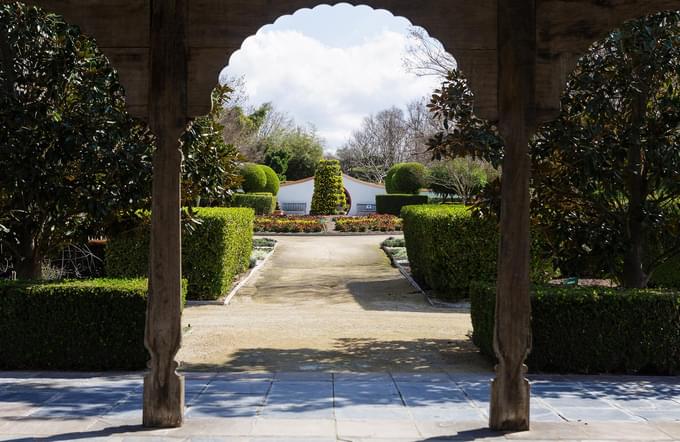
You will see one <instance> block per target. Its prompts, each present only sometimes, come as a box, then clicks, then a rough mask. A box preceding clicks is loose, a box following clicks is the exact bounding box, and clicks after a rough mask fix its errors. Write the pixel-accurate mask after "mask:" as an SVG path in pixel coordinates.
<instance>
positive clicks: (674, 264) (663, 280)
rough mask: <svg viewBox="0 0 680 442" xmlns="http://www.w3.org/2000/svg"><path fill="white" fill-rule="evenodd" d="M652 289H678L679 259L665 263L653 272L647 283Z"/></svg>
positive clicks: (679, 287)
mask: <svg viewBox="0 0 680 442" xmlns="http://www.w3.org/2000/svg"><path fill="white" fill-rule="evenodd" d="M649 285H651V286H652V287H663V288H667V289H680V257H677V256H676V257H675V258H673V259H671V260H669V261H666V262H665V263H664V264H663V265H661V266H659V267H657V268H656V270H654V274H652V279H651V280H650V282H649Z"/></svg>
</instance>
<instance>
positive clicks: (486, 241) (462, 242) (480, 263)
mask: <svg viewBox="0 0 680 442" xmlns="http://www.w3.org/2000/svg"><path fill="white" fill-rule="evenodd" d="M401 215H402V218H403V219H404V225H403V229H404V238H405V239H406V248H407V251H408V257H409V261H410V264H411V271H412V272H413V276H414V277H415V278H416V279H417V280H419V281H421V282H424V283H425V284H426V285H427V286H429V287H430V288H432V289H433V290H435V291H436V292H437V294H438V295H439V296H441V297H443V298H446V299H452V300H458V299H462V298H466V297H468V296H469V289H470V284H471V283H472V282H473V281H487V282H491V281H495V280H496V274H497V264H496V261H497V257H498V242H499V238H500V235H499V232H498V225H497V222H496V221H495V219H490V218H482V217H479V216H474V215H473V214H472V212H471V211H470V208H468V207H465V206H461V205H421V206H407V207H404V208H403V209H402V211H401ZM542 250H543V245H542V243H541V241H540V240H539V238H538V236H536V237H535V238H534V240H533V243H532V260H531V278H532V280H533V281H536V282H544V281H546V280H547V279H549V278H550V277H552V275H553V273H554V270H553V266H552V260H551V259H549V257H546V256H545V255H544V254H543V253H542Z"/></svg>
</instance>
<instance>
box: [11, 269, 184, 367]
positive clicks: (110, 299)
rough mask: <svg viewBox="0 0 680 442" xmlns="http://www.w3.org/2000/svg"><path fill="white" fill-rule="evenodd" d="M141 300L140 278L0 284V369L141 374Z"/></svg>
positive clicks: (143, 311) (143, 318)
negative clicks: (137, 372) (124, 371)
mask: <svg viewBox="0 0 680 442" xmlns="http://www.w3.org/2000/svg"><path fill="white" fill-rule="evenodd" d="M183 290H184V292H183V295H184V294H185V293H186V287H184V289H183ZM146 300H147V281H146V280H145V279H128V280H113V279H93V280H82V281H62V282H55V283H48V282H27V281H16V282H15V281H0V348H2V351H1V352H0V369H3V370H139V369H143V368H145V366H146V362H147V360H148V354H147V351H146V349H145V348H144V324H145V321H146Z"/></svg>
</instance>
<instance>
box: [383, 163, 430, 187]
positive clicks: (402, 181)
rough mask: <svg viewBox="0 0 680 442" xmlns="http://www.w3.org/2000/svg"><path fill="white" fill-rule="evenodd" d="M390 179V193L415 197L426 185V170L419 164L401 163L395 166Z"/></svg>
mask: <svg viewBox="0 0 680 442" xmlns="http://www.w3.org/2000/svg"><path fill="white" fill-rule="evenodd" d="M397 166H398V167H396V169H395V171H394V174H393V175H392V178H391V179H390V187H391V189H392V192H391V193H406V194H412V195H416V194H418V193H419V192H420V189H422V188H423V187H425V186H426V185H427V169H426V168H425V166H424V165H422V164H420V163H401V164H398V165H397Z"/></svg>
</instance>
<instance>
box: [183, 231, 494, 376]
mask: <svg viewBox="0 0 680 442" xmlns="http://www.w3.org/2000/svg"><path fill="white" fill-rule="evenodd" d="M385 238H387V237H386V236H384V235H382V236H381V235H375V236H374V235H370V236H316V237H309V236H307V237H304V236H279V237H276V239H277V240H278V241H279V244H278V246H277V248H276V251H275V252H274V255H273V256H272V257H271V258H270V260H269V261H268V262H267V263H266V264H265V266H264V267H263V268H262V270H261V272H260V273H259V274H258V275H257V277H255V278H253V279H252V280H251V281H250V282H249V284H247V285H246V286H245V287H243V288H242V289H241V290H240V291H239V293H238V294H237V295H236V296H235V297H234V299H233V301H232V303H231V304H230V305H228V306H214V305H203V306H189V307H187V308H186V309H185V310H184V315H183V324H184V327H185V329H186V330H187V332H186V333H185V335H184V342H183V348H182V350H181V351H180V353H179V355H178V358H179V360H180V361H182V364H183V366H184V367H186V368H188V369H193V370H196V369H201V370H208V371H210V370H220V371H222V370H226V371H250V370H259V371H268V372H275V371H301V370H302V371H304V370H316V371H362V372H363V371H461V372H467V371H476V372H480V371H484V370H489V371H490V370H491V366H490V364H489V363H488V362H487V361H486V360H484V359H483V358H482V357H481V356H480V355H479V352H478V351H477V348H476V347H475V346H474V345H473V344H472V342H471V341H470V339H469V338H468V333H469V332H470V331H471V330H472V324H471V322H470V315H469V313H468V312H467V311H458V312H456V311H447V310H442V309H436V308H433V307H431V306H430V305H429V304H428V303H427V302H426V301H425V299H424V298H423V296H422V295H421V294H420V293H418V292H417V291H416V290H414V289H413V287H411V285H410V284H409V283H408V282H407V281H406V279H404V277H403V276H402V275H401V274H400V273H399V271H398V270H396V269H395V268H393V267H392V266H391V265H390V262H389V259H388V258H387V256H386V255H385V253H384V252H383V251H382V250H381V249H380V243H381V242H382V241H383V240H384V239H385Z"/></svg>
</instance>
